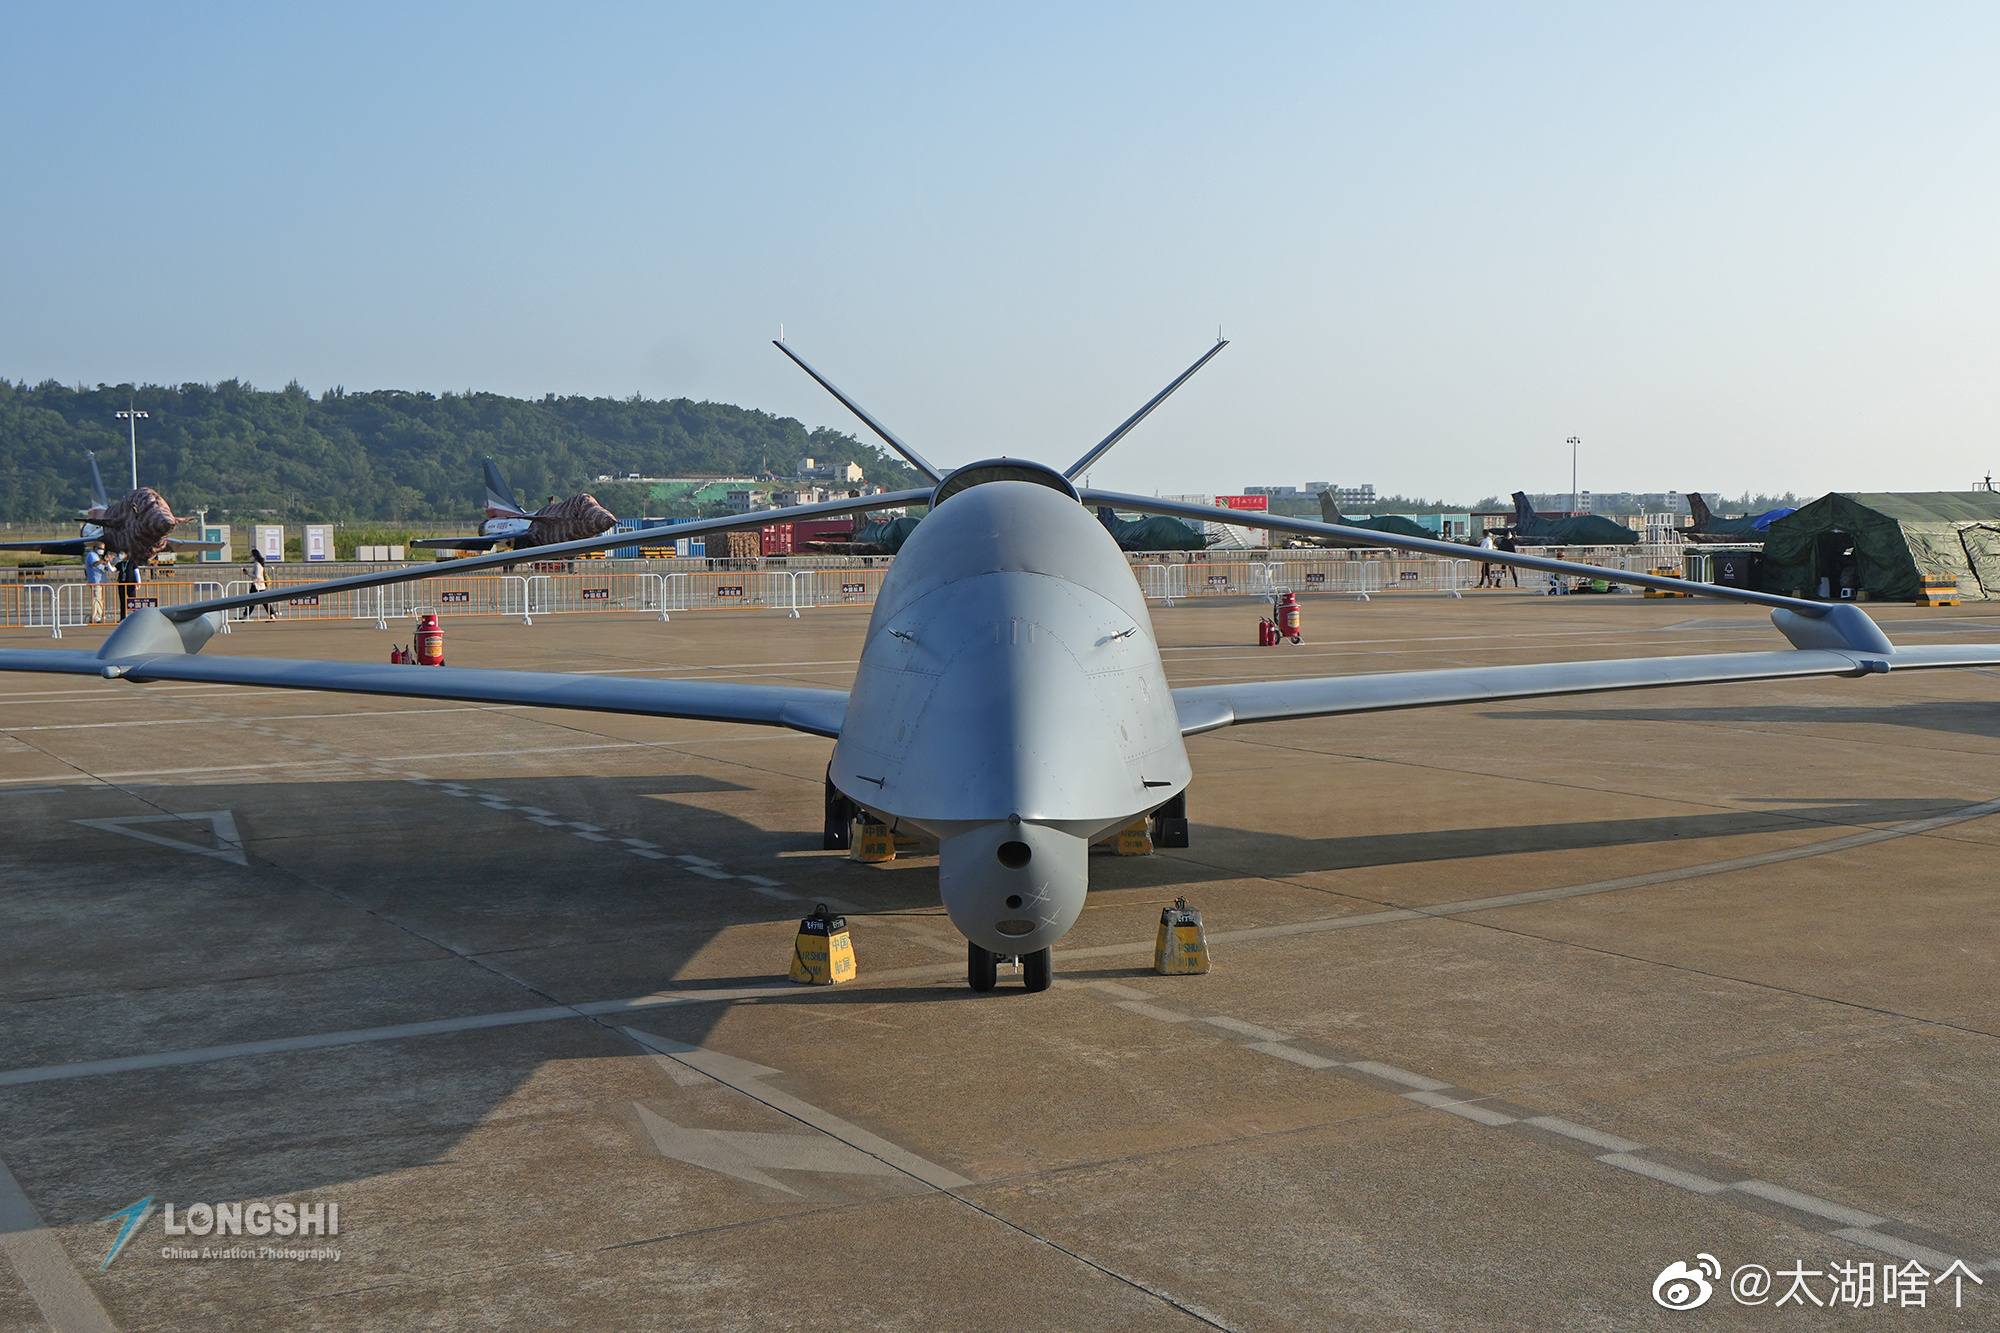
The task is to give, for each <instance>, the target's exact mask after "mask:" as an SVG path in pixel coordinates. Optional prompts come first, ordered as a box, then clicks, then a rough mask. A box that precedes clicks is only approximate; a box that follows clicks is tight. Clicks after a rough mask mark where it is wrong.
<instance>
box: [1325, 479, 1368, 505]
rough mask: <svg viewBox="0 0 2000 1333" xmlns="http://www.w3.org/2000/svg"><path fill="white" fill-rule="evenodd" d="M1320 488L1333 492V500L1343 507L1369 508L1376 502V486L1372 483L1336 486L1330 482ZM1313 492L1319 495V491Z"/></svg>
mask: <svg viewBox="0 0 2000 1333" xmlns="http://www.w3.org/2000/svg"><path fill="white" fill-rule="evenodd" d="M1320 490H1326V491H1331V492H1333V502H1334V503H1335V504H1336V505H1339V506H1340V507H1341V508H1342V509H1369V508H1372V507H1373V506H1374V504H1375V487H1374V486H1372V485H1369V486H1334V485H1331V484H1328V485H1325V486H1322V487H1320ZM1313 494H1315V495H1317V494H1319V492H1318V491H1315V492H1313Z"/></svg>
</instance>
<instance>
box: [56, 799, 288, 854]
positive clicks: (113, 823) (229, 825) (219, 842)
mask: <svg viewBox="0 0 2000 1333" xmlns="http://www.w3.org/2000/svg"><path fill="white" fill-rule="evenodd" d="M203 822H206V823H207V824H208V827H209V831H210V832H211V833H213V834H214V835H215V846H213V847H202V846H198V845H196V844H195V843H192V842H182V841H181V840H180V839H179V838H169V837H166V836H165V835H163V834H159V833H148V832H146V831H145V830H144V829H140V828H135V827H133V826H134V825H136V824H200V823H203ZM70 823H72V824H81V825H83V826H84V827H85V828H94V829H103V830H104V831H105V832H106V833H121V834H123V835H124V836H126V837H128V838H137V839H138V840H139V841H141V842H150V843H153V844H155V845H157V846H160V847H171V848H173V849H174V850H175V851H177V852H193V853H194V854H195V855H196V856H212V857H214V858H215V859H216V860H218V861H227V862H229V863H230V864H231V865H239V866H247V865H249V864H250V861H249V858H247V857H245V856H244V855H243V840H242V838H241V837H239V836H238V835H237V832H236V816H235V815H233V814H231V813H230V812H229V811H227V810H198V811H194V812H191V813H189V814H185V815H127V816H125V817H124V818H122V819H72V820H71V821H70Z"/></svg>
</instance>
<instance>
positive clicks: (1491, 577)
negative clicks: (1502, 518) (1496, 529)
mask: <svg viewBox="0 0 2000 1333" xmlns="http://www.w3.org/2000/svg"><path fill="white" fill-rule="evenodd" d="M1479 549H1480V550H1482V551H1490V550H1492V549H1493V534H1492V533H1490V532H1486V533H1481V534H1480V537H1479ZM1489 583H1490V584H1492V586H1494V587H1496V588H1497V587H1499V586H1500V576H1499V575H1498V574H1496V573H1494V572H1493V562H1492V561H1490V560H1482V561H1480V562H1479V586H1480V587H1482V588H1484V587H1486V586H1487V585H1488V584H1489Z"/></svg>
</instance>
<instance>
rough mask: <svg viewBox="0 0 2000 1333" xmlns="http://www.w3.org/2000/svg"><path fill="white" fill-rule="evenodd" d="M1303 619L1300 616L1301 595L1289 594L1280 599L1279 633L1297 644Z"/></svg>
mask: <svg viewBox="0 0 2000 1333" xmlns="http://www.w3.org/2000/svg"><path fill="white" fill-rule="evenodd" d="M1301 624H1302V618H1301V617H1300V615H1299V595H1298V594H1297V593H1295V592H1288V593H1286V594H1285V595H1284V596H1282V597H1280V598H1279V599H1278V633H1279V634H1281V635H1283V636H1284V637H1285V638H1287V639H1290V640H1291V641H1292V642H1293V643H1297V642H1298V641H1299V637H1300V626H1301Z"/></svg>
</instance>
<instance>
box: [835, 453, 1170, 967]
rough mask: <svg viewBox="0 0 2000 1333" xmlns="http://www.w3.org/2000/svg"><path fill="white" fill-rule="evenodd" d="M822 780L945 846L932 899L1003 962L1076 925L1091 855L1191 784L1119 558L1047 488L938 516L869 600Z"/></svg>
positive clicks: (1112, 545)
mask: <svg viewBox="0 0 2000 1333" xmlns="http://www.w3.org/2000/svg"><path fill="white" fill-rule="evenodd" d="M830 776H831V778H832V781H833V783H834V785H835V786H836V787H837V788H839V789H840V791H841V792H843V793H844V794H845V795H846V796H847V797H848V798H849V799H850V800H852V801H854V802H855V803H856V804H857V805H860V806H861V807H863V808H864V809H866V810H869V811H870V812H872V813H873V814H875V815H876V816H878V817H880V818H882V819H883V820H885V821H886V822H889V823H891V824H896V825H902V826H909V827H915V828H918V829H921V830H923V831H924V832H926V833H929V834H931V835H932V836H934V837H936V838H937V839H938V840H939V843H940V851H939V866H938V869H939V887H940V891H941V894H942V897H943V899H944V905H945V909H946V911H948V912H949V913H950V914H951V918H952V922H953V924H955V925H956V926H957V927H958V928H959V930H960V931H961V932H963V933H964V935H965V936H966V938H967V939H969V940H971V941H972V942H974V943H975V944H978V945H980V946H981V947H982V948H986V949H990V950H992V951H993V952H995V953H999V954H1026V953H1030V952H1033V951H1035V950H1039V949H1043V948H1046V947H1048V946H1049V945H1051V944H1053V943H1054V942H1055V941H1056V940H1057V939H1058V938H1060V937H1061V936H1062V935H1063V934H1064V933H1065V932H1066V931H1068V929H1069V928H1070V927H1071V926H1072V925H1073V924H1075V922H1076V918H1077V914H1078V913H1079V912H1081V911H1082V910H1083V900H1084V892H1085V889H1086V887H1087V885H1088V880H1089V874H1088V853H1089V848H1090V844H1091V843H1092V842H1093V841H1095V840H1096V839H1098V838H1100V837H1102V836H1103V835H1104V834H1106V833H1108V832H1112V831H1115V830H1117V829H1120V828H1123V827H1125V826H1127V825H1129V824H1131V823H1132V822H1133V821H1134V820H1137V819H1139V818H1141V817H1143V816H1144V815H1146V814H1148V813H1150V812H1151V811H1152V810H1154V809H1156V808H1157V807H1159V806H1160V805H1162V804H1163V803H1165V802H1166V801H1167V800H1169V799H1170V798H1171V797H1173V796H1174V795H1175V794H1176V793H1178V792H1180V791H1182V790H1183V789H1184V788H1185V787H1186V786H1187V783H1188V779H1189V776H1190V770H1189V767H1188V758H1187V750H1186V747H1185V746H1184V745H1183V744H1182V742H1181V731H1180V721H1179V718H1178V716H1177V714H1176V713H1175V710H1174V700H1173V695H1172V693H1171V692H1170V691H1169V689H1168V687H1167V679H1166V673H1165V671H1164V670H1163V668H1162V666H1161V663H1160V653H1159V648H1158V646H1157V644H1156V643H1155V641H1154V639H1153V627H1152V621H1151V618H1150V617H1149V616H1148V615H1147V613H1146V604H1145V598H1144V597H1143V595H1141V593H1140V591H1139V586H1138V583H1137V581H1136V580H1134V578H1133V577H1132V571H1131V568H1130V566H1129V565H1128V564H1127V562H1126V560H1125V557H1124V555H1123V554H1122V553H1121V552H1120V551H1119V549H1118V544H1117V543H1116V542H1115V541H1113V540H1112V538H1111V536H1110V534H1109V533H1107V532H1106V531H1105V530H1104V526H1103V525H1102V524H1101V523H1099V522H1098V521H1097V520H1096V519H1095V518H1094V517H1093V516H1092V515H1091V514H1090V512H1089V511H1088V510H1086V509H1084V508H1083V507H1082V506H1080V505H1079V504H1078V503H1077V502H1076V500H1075V499H1074V498H1072V497H1071V496H1069V495H1066V494H1064V493H1063V492H1061V491H1059V490H1056V489H1054V488H1053V487H1051V486H1046V485H1039V484H1035V483H1032V482H1026V481H991V482H986V483H983V484H980V485H976V486H972V487H970V488H968V489H965V490H962V491H960V492H958V493H957V494H955V495H952V496H951V497H950V498H949V499H947V500H945V501H944V502H943V503H941V504H940V505H939V506H938V507H937V508H936V509H935V510H933V511H932V512H931V514H930V515H929V516H928V517H926V518H925V519H924V521H923V523H922V524H921V525H920V526H919V527H918V528H917V530H916V531H915V532H914V533H913V534H912V535H911V537H910V539H909V541H908V542H907V543H906V544H905V545H904V547H903V549H902V551H901V553H900V554H899V555H898V558H897V560H896V563H895V565H894V566H893V567H892V568H891V570H890V572H889V575H888V577H887V578H886V579H884V580H883V584H882V589H881V592H880V593H879V594H878V595H877V598H876V603H875V612H874V615H873V617H872V619H871V620H870V621H869V626H868V637H867V641H866V644H865V646H864V647H863V649H862V653H861V663H860V668H859V670H858V671H857V672H856V675H855V681H854V688H853V690H852V692H851V693H850V695H849V698H848V705H847V714H846V719H845V721H844V723H843V725H842V728H841V734H840V739H839V741H838V742H837V743H836V745H835V747H834V753H833V762H832V767H831V770H830Z"/></svg>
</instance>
